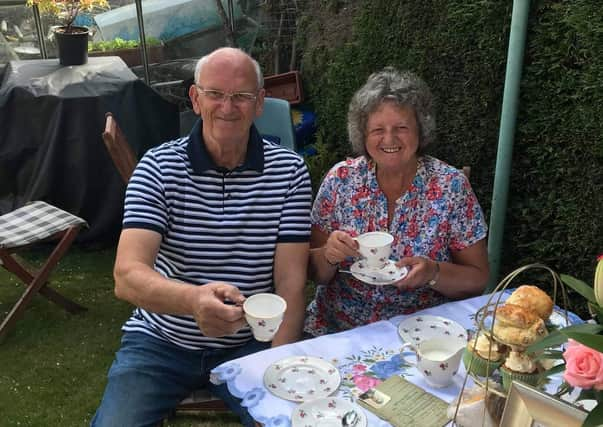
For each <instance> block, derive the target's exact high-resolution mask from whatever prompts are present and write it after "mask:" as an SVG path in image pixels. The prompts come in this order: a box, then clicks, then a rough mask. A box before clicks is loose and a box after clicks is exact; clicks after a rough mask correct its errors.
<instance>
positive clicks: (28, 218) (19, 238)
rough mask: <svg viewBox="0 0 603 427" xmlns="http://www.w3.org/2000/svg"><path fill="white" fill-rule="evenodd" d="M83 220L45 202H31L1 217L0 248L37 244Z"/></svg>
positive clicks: (84, 222) (81, 222)
mask: <svg viewBox="0 0 603 427" xmlns="http://www.w3.org/2000/svg"><path fill="white" fill-rule="evenodd" d="M77 224H84V225H86V226H87V225H88V224H87V223H86V221H84V220H83V219H81V218H79V217H77V216H75V215H71V214H70V213H69V212H65V211H64V210H62V209H59V208H57V207H54V206H52V205H49V204H48V203H44V202H40V201H38V202H31V203H29V204H27V205H25V206H23V207H21V208H19V209H16V210H14V211H12V212H9V213H7V214H6V215H2V216H0V248H15V247H18V246H24V245H27V244H30V243H34V242H37V241H39V240H42V239H45V238H47V237H49V236H52V235H53V234H55V233H58V232H59V231H63V230H66V229H67V228H69V227H71V226H73V225H77Z"/></svg>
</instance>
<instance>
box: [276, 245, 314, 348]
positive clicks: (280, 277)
mask: <svg viewBox="0 0 603 427" xmlns="http://www.w3.org/2000/svg"><path fill="white" fill-rule="evenodd" d="M308 253H309V244H308V243H278V244H277V245H276V252H275V254H274V286H275V290H276V293H277V294H278V295H280V296H281V297H283V298H284V299H285V301H287V311H286V312H285V317H284V320H283V323H282V324H281V326H280V328H279V330H278V332H277V333H276V336H275V337H274V339H273V340H272V346H273V347H276V346H278V345H281V344H287V343H290V342H295V341H297V340H299V339H300V338H301V336H302V330H303V327H304V313H305V311H306V301H305V292H304V290H305V287H306V279H307V277H306V271H307V265H308Z"/></svg>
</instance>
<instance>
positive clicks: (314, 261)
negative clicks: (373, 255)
mask: <svg viewBox="0 0 603 427" xmlns="http://www.w3.org/2000/svg"><path fill="white" fill-rule="evenodd" d="M356 247H357V244H356V241H355V240H354V239H353V238H352V237H351V236H350V235H349V234H347V233H346V232H344V231H338V230H336V231H333V232H332V233H331V234H330V235H329V234H327V233H325V232H324V231H322V230H320V229H319V228H318V227H317V226H315V225H313V226H312V235H311V237H310V263H309V276H310V278H311V279H312V280H314V281H315V282H316V283H329V282H330V281H331V279H332V278H333V277H334V276H335V273H336V272H337V268H338V267H339V263H340V262H342V261H343V260H345V259H346V258H347V257H357V256H358V255H359V254H358V251H357V250H356Z"/></svg>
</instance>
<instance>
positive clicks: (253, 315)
mask: <svg viewBox="0 0 603 427" xmlns="http://www.w3.org/2000/svg"><path fill="white" fill-rule="evenodd" d="M286 309H287V302H286V301H285V300H284V299H283V298H281V297H279V296H278V295H276V294H268V293H261V294H255V295H252V296H250V297H249V298H247V299H246V300H245V302H244V303H243V311H244V312H245V319H246V320H247V323H248V324H249V326H250V327H251V332H252V333H253V337H254V338H255V339H256V340H258V341H272V338H274V336H275V335H276V331H278V328H279V326H280V325H281V322H282V321H283V316H284V314H285V310H286Z"/></svg>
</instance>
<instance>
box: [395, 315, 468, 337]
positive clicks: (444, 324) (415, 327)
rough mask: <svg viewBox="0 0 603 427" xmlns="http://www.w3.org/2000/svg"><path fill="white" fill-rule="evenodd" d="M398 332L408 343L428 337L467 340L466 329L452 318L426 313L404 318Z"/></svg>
mask: <svg viewBox="0 0 603 427" xmlns="http://www.w3.org/2000/svg"><path fill="white" fill-rule="evenodd" d="M398 334H399V335H400V337H401V338H402V339H403V340H404V341H405V342H408V343H414V344H418V343H420V342H421V341H424V340H426V339H430V338H438V337H446V336H453V337H459V338H462V339H464V340H467V330H466V329H465V328H464V327H462V326H461V325H460V324H459V323H457V322H455V321H454V320H452V319H447V318H445V317H441V316H431V315H428V314H425V315H421V316H413V317H409V318H407V319H404V320H403V321H401V322H400V324H399V325H398Z"/></svg>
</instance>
